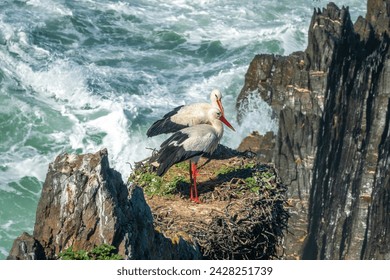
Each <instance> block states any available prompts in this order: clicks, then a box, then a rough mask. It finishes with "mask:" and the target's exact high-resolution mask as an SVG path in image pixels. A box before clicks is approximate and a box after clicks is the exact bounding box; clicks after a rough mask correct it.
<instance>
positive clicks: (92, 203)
mask: <svg viewBox="0 0 390 280" xmlns="http://www.w3.org/2000/svg"><path fill="white" fill-rule="evenodd" d="M101 244H109V245H113V246H115V247H116V248H118V254H119V255H121V256H123V257H124V258H126V259H199V258H201V254H200V252H199V249H198V247H197V246H196V245H194V244H193V243H191V242H187V241H184V240H183V239H179V240H175V241H174V242H173V241H172V240H171V239H169V238H166V237H164V236H163V235H162V234H160V233H158V232H157V231H155V229H154V226H153V217H152V213H151V211H150V208H149V206H148V205H147V204H146V202H145V199H144V195H143V191H142V189H140V188H139V187H136V186H129V188H127V187H126V185H125V184H124V183H123V181H122V177H121V175H120V173H118V172H117V171H115V170H113V169H111V168H110V167H109V163H108V157H107V151H106V150H102V151H99V152H97V153H95V154H86V155H74V154H62V155H60V156H58V157H57V158H56V159H55V161H54V162H53V163H51V164H50V166H49V170H48V173H47V177H46V181H45V183H44V186H43V189H42V194H41V198H40V200H39V204H38V208H37V215H36V222H35V227H34V233H33V236H29V235H28V234H23V235H22V236H21V237H19V238H18V239H16V240H15V242H14V245H13V248H12V250H11V253H10V256H9V257H8V259H56V258H57V257H58V254H59V253H60V252H61V251H63V250H65V249H67V248H69V247H70V246H72V247H73V249H74V250H81V249H82V250H90V249H93V248H94V247H96V246H98V245H101Z"/></svg>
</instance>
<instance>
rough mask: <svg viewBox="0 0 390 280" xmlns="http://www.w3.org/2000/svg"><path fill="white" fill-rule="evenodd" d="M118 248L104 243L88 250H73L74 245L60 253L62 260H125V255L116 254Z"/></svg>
mask: <svg viewBox="0 0 390 280" xmlns="http://www.w3.org/2000/svg"><path fill="white" fill-rule="evenodd" d="M115 251H116V248H115V247H114V246H111V245H107V244H102V245H99V246H97V247H95V248H93V249H92V251H90V252H88V251H85V250H78V251H73V248H72V246H71V247H69V248H68V249H66V250H65V251H63V252H61V253H60V254H59V259H61V260H123V257H122V256H120V255H118V254H115Z"/></svg>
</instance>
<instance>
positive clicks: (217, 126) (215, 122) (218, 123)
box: [211, 119, 223, 139]
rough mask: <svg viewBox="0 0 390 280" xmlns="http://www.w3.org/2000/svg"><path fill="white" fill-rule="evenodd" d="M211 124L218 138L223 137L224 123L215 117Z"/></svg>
mask: <svg viewBox="0 0 390 280" xmlns="http://www.w3.org/2000/svg"><path fill="white" fill-rule="evenodd" d="M211 125H212V126H213V128H214V129H215V132H216V133H217V136H218V139H221V138H222V135H223V123H222V122H221V121H220V120H218V119H213V120H211Z"/></svg>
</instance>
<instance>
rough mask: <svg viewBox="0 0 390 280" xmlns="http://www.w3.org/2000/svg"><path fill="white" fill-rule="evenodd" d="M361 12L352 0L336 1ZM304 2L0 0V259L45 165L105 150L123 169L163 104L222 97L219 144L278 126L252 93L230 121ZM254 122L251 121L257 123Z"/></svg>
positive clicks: (141, 153)
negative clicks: (249, 77)
mask: <svg viewBox="0 0 390 280" xmlns="http://www.w3.org/2000/svg"><path fill="white" fill-rule="evenodd" d="M334 2H335V3H336V4H337V5H338V6H339V7H341V6H342V5H346V6H349V7H350V12H351V15H352V19H353V20H355V19H356V18H357V16H358V15H363V16H364V15H365V10H366V4H365V1H361V0H344V1H342V0H334ZM326 4H327V2H325V1H322V0H321V1H318V0H315V1H312V0H297V1H289V0H272V1H271V0H264V1H260V0H243V1H236V0H128V1H124V0H123V1H107V0H79V1H71V0H0V259H5V258H6V257H7V255H8V252H9V250H10V248H11V246H12V242H13V240H14V239H15V238H16V237H17V236H19V235H20V234H21V233H22V232H23V231H26V232H29V233H32V230H33V227H34V221H35V211H36V207H37V203H38V199H39V197H40V192H41V189H42V183H43V181H44V180H45V175H46V172H47V169H48V164H49V163H50V162H52V161H53V160H54V159H55V157H56V156H57V155H58V154H60V153H63V152H72V153H89V152H92V153H93V152H96V151H98V150H99V149H102V148H107V149H108V153H109V160H110V165H111V166H112V167H113V168H115V169H116V170H118V171H120V172H121V173H122V175H123V178H124V179H126V177H127V176H128V175H129V174H130V172H131V164H132V163H134V162H136V161H139V160H142V159H144V158H146V157H148V156H149V155H150V152H151V151H150V149H149V148H157V147H158V146H159V143H161V141H162V140H163V139H164V138H165V136H158V137H154V138H147V137H146V135H145V132H146V130H147V129H148V127H149V126H150V125H151V124H152V123H153V122H154V121H155V120H157V119H158V118H159V117H161V116H162V115H164V114H165V113H167V112H168V111H170V110H171V109H172V108H174V107H176V106H179V105H183V104H189V103H194V102H209V100H208V98H209V93H210V91H211V90H212V89H214V88H218V89H219V90H220V91H221V92H222V94H223V104H224V107H225V114H226V117H227V119H228V120H229V121H230V122H231V123H232V125H233V126H234V127H235V128H236V130H237V131H236V132H232V131H230V130H229V129H226V130H225V135H224V137H223V139H222V143H223V144H225V145H227V146H229V147H231V148H236V147H237V146H238V145H239V143H240V142H241V140H242V139H243V138H244V137H245V136H247V135H248V134H249V133H251V132H252V131H255V130H256V131H259V132H260V133H261V134H264V133H266V132H267V131H277V120H275V119H273V117H272V111H271V110H270V108H269V107H268V106H267V105H266V104H265V103H264V102H261V101H259V100H257V101H254V102H252V103H251V104H250V106H248V108H246V110H247V112H246V114H245V116H244V118H243V121H242V123H240V124H238V123H237V121H236V115H237V112H236V108H235V102H236V98H237V96H238V94H239V92H240V90H241V88H242V86H243V85H244V77H245V73H246V70H247V68H248V66H249V63H250V61H251V60H252V59H253V57H254V56H255V55H256V54H260V53H273V54H280V55H288V54H290V53H291V52H294V51H300V50H304V49H305V48H306V45H307V31H308V27H309V22H310V19H311V16H312V14H313V9H314V8H315V7H324V6H326ZM259 120H261V121H259Z"/></svg>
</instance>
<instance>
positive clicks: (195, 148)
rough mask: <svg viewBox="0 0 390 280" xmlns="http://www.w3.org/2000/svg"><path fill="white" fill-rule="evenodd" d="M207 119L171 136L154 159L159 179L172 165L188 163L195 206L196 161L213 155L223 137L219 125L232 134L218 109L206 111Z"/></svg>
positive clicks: (196, 197) (191, 195) (191, 196)
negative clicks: (156, 163) (204, 155)
mask: <svg viewBox="0 0 390 280" xmlns="http://www.w3.org/2000/svg"><path fill="white" fill-rule="evenodd" d="M207 119H208V123H209V124H198V125H194V126H191V127H187V128H183V129H182V130H179V131H177V132H175V133H174V134H173V135H172V136H171V137H169V138H168V139H167V140H165V141H164V142H163V143H162V144H161V146H160V151H159V152H158V155H157V162H158V163H159V166H158V168H157V175H158V176H163V175H164V174H165V173H166V172H167V171H168V169H169V168H170V167H171V166H172V165H174V164H176V163H179V162H182V161H185V160H189V161H190V170H189V171H190V181H191V186H190V199H191V200H192V201H194V202H196V203H199V202H200V201H199V198H198V190H197V188H196V177H197V175H198V170H197V163H198V161H199V159H200V157H201V156H202V155H203V154H205V153H209V154H212V153H213V152H214V151H215V149H216V148H217V146H218V143H219V141H220V140H221V138H222V135H223V123H224V124H225V125H226V126H228V127H229V128H230V129H232V130H233V131H235V130H234V128H233V126H232V125H231V124H230V123H229V122H228V121H227V120H226V119H225V117H224V116H223V113H222V112H221V111H220V110H219V109H218V108H210V109H209V110H208V112H207Z"/></svg>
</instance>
